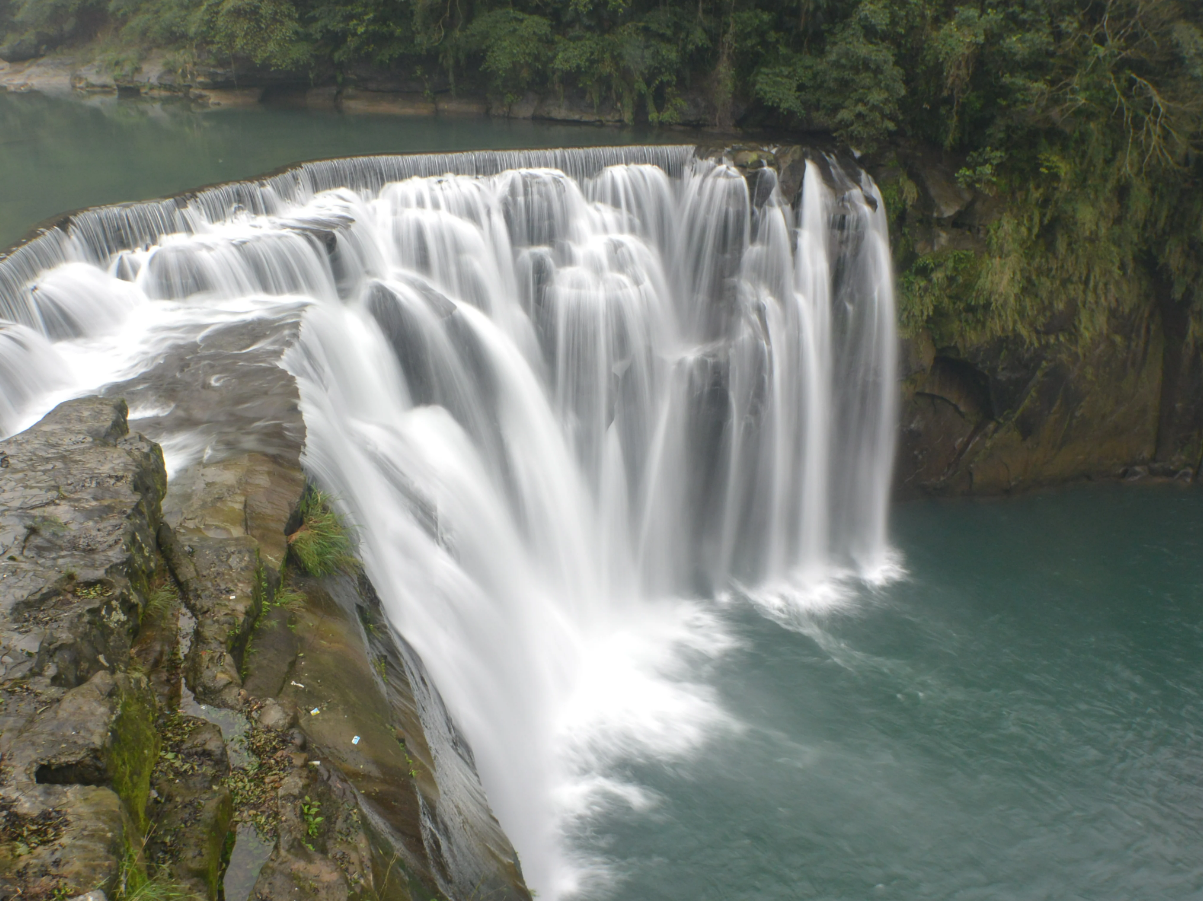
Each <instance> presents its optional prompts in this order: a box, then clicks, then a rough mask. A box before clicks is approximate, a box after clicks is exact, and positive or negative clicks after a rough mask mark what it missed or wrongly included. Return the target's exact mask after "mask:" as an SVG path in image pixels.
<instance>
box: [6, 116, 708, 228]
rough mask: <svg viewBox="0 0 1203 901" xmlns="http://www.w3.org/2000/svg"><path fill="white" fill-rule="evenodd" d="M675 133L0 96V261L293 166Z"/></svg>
mask: <svg viewBox="0 0 1203 901" xmlns="http://www.w3.org/2000/svg"><path fill="white" fill-rule="evenodd" d="M682 134H683V132H680V131H676V132H671V131H653V130H649V129H647V128H643V129H636V128H617V127H611V126H592V125H564V124H553V123H547V122H531V121H523V120H511V119H484V118H477V117H471V116H462V117H456V116H442V117H438V118H436V117H433V116H431V117H425V116H347V115H342V114H341V113H336V112H327V111H318V110H303V109H290V108H287V107H273V106H256V107H252V108H242V109H220V110H207V111H204V112H195V111H193V110H192V109H190V108H189V107H188V106H187V104H185V103H182V102H171V101H168V102H163V103H156V102H150V101H143V100H126V99H118V98H116V97H113V96H107V95H101V96H98V97H94V98H92V99H90V100H88V101H87V102H83V101H80V100H75V99H70V98H65V97H50V96H46V95H43V94H37V93H29V94H7V93H0V250H3V249H4V248H6V247H8V246H9V245H11V244H12V243H14V242H15V241H17V240H19V239H20V238H21V237H23V236H24V235H25V234H26V233H27V232H28V231H29V230H30V229H31V228H33V227H34V226H35V225H37V224H38V223H40V222H42V221H43V220H45V219H48V218H50V217H52V216H55V215H57V214H59V213H66V212H70V211H71V210H76V209H81V208H83V207H89V206H98V205H100V204H106V203H124V202H127V201H132V200H147V199H149V198H152V197H164V196H167V195H170V194H175V193H177V192H180V191H186V190H189V189H191V188H197V187H200V186H201V185H208V184H214V183H216V182H224V181H232V180H234V179H240V178H251V177H253V176H256V175H262V174H263V173H265V172H270V171H271V170H273V169H276V168H278V167H280V166H284V165H287V164H289V163H295V162H300V161H302V160H311V159H324V158H328V157H340V156H355V155H358V154H365V153H423V152H426V151H453V150H486V149H489V150H503V149H510V148H520V147H581V146H589V145H595V144H631V143H637V142H641V143H649V142H650V143H657V142H665V141H677V142H679V141H681V140H682ZM686 140H688V139H687V138H686Z"/></svg>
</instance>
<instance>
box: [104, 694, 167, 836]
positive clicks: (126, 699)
mask: <svg viewBox="0 0 1203 901" xmlns="http://www.w3.org/2000/svg"><path fill="white" fill-rule="evenodd" d="M154 723H155V702H154V698H153V696H152V695H151V693H150V689H149V687H148V686H147V684H146V680H145V678H144V677H140V676H136V675H134V676H130V677H129V678H128V682H127V683H126V684H124V685H122V686H121V707H120V709H119V710H118V712H117V719H116V721H115V722H114V723H113V743H112V744H111V745H110V747H109V771H110V772H111V773H112V779H113V790H114V791H116V792H117V794H118V796H120V798H121V800H122V801H124V802H125V807H126V810H127V811H128V812H129V815H130V818H131V819H132V820H133V821H134V823H135V824H136V825H137V827H138V829H139V830H140V831H145V829H146V826H147V819H146V805H147V801H148V800H149V796H150V776H151V772H152V771H153V770H154V768H155V761H156V760H157V759H158V757H159V747H160V743H159V733H158V731H156V729H155V725H154Z"/></svg>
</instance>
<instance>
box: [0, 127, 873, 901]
mask: <svg viewBox="0 0 1203 901" xmlns="http://www.w3.org/2000/svg"><path fill="white" fill-rule="evenodd" d="M298 316H299V317H300V326H299V333H295V332H294V334H297V337H296V338H295V340H292V341H291V342H288V346H287V349H286V350H285V351H284V353H283V357H282V360H281V365H282V366H284V367H285V368H286V369H287V370H288V371H289V372H291V373H292V374H293V375H294V376H295V377H296V380H297V383H298V386H299V388H300V394H301V401H302V404H301V406H302V412H303V415H304V421H305V427H306V433H307V434H306V443H305V451H304V458H303V461H304V465H305V467H306V469H307V471H308V472H309V473H310V475H311V476H312V477H313V478H314V479H315V480H316V481H317V482H318V483H320V484H321V485H323V486H324V487H325V488H326V489H327V490H329V491H330V492H331V493H332V494H333V495H334V496H335V497H337V498H338V499H339V501H340V503H341V505H342V506H343V508H344V510H345V512H346V513H347V515H348V516H349V518H350V520H351V521H352V522H353V523H354V524H355V526H356V529H357V533H358V535H359V536H360V541H361V547H360V554H361V556H362V558H363V562H364V564H365V567H366V569H367V572H368V574H369V575H370V576H371V578H372V580H373V582H374V583H375V584H376V586H377V587H378V589H379V591H380V594H381V596H382V598H383V599H384V602H385V605H386V608H387V610H388V613H389V616H390V618H391V621H392V624H393V626H394V627H395V628H396V629H397V630H398V631H399V633H400V634H401V635H403V636H405V638H406V639H407V640H408V641H409V642H410V643H411V644H412V646H413V647H414V648H415V649H416V651H417V652H418V654H419V655H420V656H421V658H422V660H423V661H424V662H425V665H426V666H427V668H428V669H429V671H430V672H431V674H432V675H433V677H434V681H435V683H436V684H437V686H438V688H439V690H440V692H441V693H442V695H443V697H444V699H445V700H446V702H447V705H448V707H449V708H450V710H451V712H452V714H453V715H454V717H455V719H456V721H457V723H458V725H459V726H460V728H461V729H462V730H463V732H464V734H465V735H466V736H467V738H468V740H469V742H470V743H471V746H472V748H473V750H474V752H475V758H476V763H477V766H478V769H479V771H480V776H481V779H482V781H483V783H484V786H485V788H486V790H487V792H488V795H489V799H490V802H491V804H492V806H493V808H494V810H495V811H496V813H497V816H498V818H499V819H500V821H501V823H502V825H503V826H504V828H505V829H506V831H507V833H508V834H509V836H510V838H511V839H512V841H513V842H514V845H515V846H516V848H517V849H518V851H519V853H520V855H521V858H522V863H523V868H524V872H525V874H526V877H527V879H528V881H529V882H530V884H531V885H532V886H534V887H536V888H538V889H539V890H540V892H542V893H543V896H544V897H552V898H554V897H558V896H560V895H562V894H565V893H570V892H573V891H589V890H591V889H592V888H595V887H597V886H601V885H603V884H605V881H606V880H607V879H608V878H609V876H610V875H612V874H609V873H608V871H607V866H606V863H605V860H604V855H601V854H599V853H598V852H597V849H592V850H591V849H589V848H588V847H587V844H582V843H580V842H575V841H572V840H569V838H568V837H569V836H572V835H574V834H576V833H577V832H579V829H580V828H581V824H582V823H583V822H586V821H587V820H588V818H589V817H590V816H592V815H594V814H595V813H596V812H597V811H598V810H600V809H603V808H606V807H607V806H608V805H610V804H612V803H614V802H615V801H621V802H623V803H627V804H630V805H634V806H635V807H638V806H639V805H640V804H642V803H644V800H645V798H644V792H643V789H642V788H641V787H640V786H639V785H638V784H637V783H635V782H631V781H625V780H623V779H621V778H615V777H614V776H613V775H612V772H611V766H610V765H611V764H612V763H613V762H614V761H615V760H617V759H620V758H621V757H622V756H623V755H625V754H629V753H631V752H632V751H633V750H634V751H636V752H637V753H641V754H642V753H646V754H651V755H653V756H658V757H663V758H670V757H672V756H673V755H680V754H683V753H687V752H689V751H692V750H694V749H696V748H697V747H699V746H700V745H701V744H702V743H703V742H704V740H705V738H706V736H707V735H710V734H712V733H713V732H714V730H722V729H726V728H733V721H732V720H731V717H730V714H729V713H728V712H726V711H724V710H723V709H722V707H721V705H719V704H718V703H717V700H716V698H715V696H714V692H713V690H712V689H710V688H708V687H706V686H705V685H703V684H700V683H696V682H692V681H690V680H689V679H687V678H682V676H681V672H682V670H681V666H682V665H683V661H685V660H687V659H692V658H693V657H696V656H697V655H702V656H714V655H719V654H721V653H723V652H724V650H725V649H727V648H728V647H729V646H730V645H731V641H732V639H731V638H730V636H729V635H728V634H727V633H726V630H725V628H724V627H723V626H722V625H721V624H720V622H719V620H718V619H717V618H716V615H715V609H716V608H715V607H714V603H715V601H716V600H720V601H721V600H722V599H725V598H731V597H734V596H738V597H741V598H748V599H751V600H752V601H753V603H755V604H756V605H758V606H759V607H760V608H761V609H762V610H763V611H764V612H765V613H767V614H769V615H770V616H772V617H775V618H778V619H788V618H790V617H791V616H793V615H794V613H795V612H796V611H797V610H798V609H801V608H804V607H807V606H808V605H811V606H813V605H815V604H822V603H824V602H825V601H826V600H830V598H831V597H832V596H833V595H834V594H836V593H838V591H837V590H838V588H839V586H840V585H843V584H848V583H849V582H850V580H851V582H856V581H857V580H869V581H874V580H881V579H883V578H887V577H888V575H889V573H890V572H891V571H892V563H891V553H890V550H889V547H888V545H887V542H886V514H887V494H888V484H889V479H890V466H891V458H892V454H893V433H894V429H895V423H894V420H895V411H894V406H895V402H894V392H895V387H894V383H893V373H894V369H895V361H894V354H895V349H894V348H895V334H894V302H893V294H892V284H891V269H890V261H889V247H888V238H887V230H886V220H885V211H884V208H883V206H882V203H881V198H880V195H879V194H878V193H877V190H876V188H875V186H874V185H873V183H872V182H871V180H870V179H869V178H868V177H867V176H866V175H864V174H863V173H862V172H860V171H859V170H858V169H856V167H855V166H854V165H851V164H841V163H840V162H838V161H836V160H835V159H834V158H832V157H827V156H823V155H818V154H816V155H814V156H812V157H811V158H810V159H809V161H808V162H807V163H806V166H805V176H804V178H803V182H802V187H801V190H800V192H799V194H798V196H797V197H796V198H794V197H786V196H783V195H782V192H781V190H780V187H779V185H778V183H777V176H776V174H775V172H774V171H773V170H772V169H761V170H758V171H753V172H751V173H742V172H741V171H739V170H737V169H735V168H734V167H733V166H732V165H730V164H729V163H728V162H724V161H721V160H708V159H700V158H698V157H697V156H696V155H695V152H694V149H693V148H692V147H662V148H655V147H629V148H596V149H587V150H576V151H572V150H564V151H525V152H491V153H470V154H452V155H442V156H439V155H431V156H415V157H377V158H360V159H351V160H344V161H332V162H327V163H315V164H307V165H305V166H302V167H299V168H296V169H293V170H290V171H288V172H286V173H284V174H282V175H279V176H275V177H273V178H271V179H267V180H265V181H262V182H258V183H241V184H232V185H228V186H224V187H220V188H216V189H210V190H208V191H205V192H202V193H200V194H196V195H191V196H189V197H187V198H185V199H181V200H171V201H164V202H152V203H147V204H139V205H133V206H126V207H110V208H101V209H98V210H94V211H90V212H86V213H83V214H78V215H77V216H76V217H75V218H74V219H73V221H72V223H71V225H70V227H69V228H67V229H66V230H65V231H60V230H54V231H52V232H51V233H48V234H46V235H44V236H42V237H41V238H39V239H37V240H35V241H33V242H31V243H30V244H27V245H25V246H23V247H22V248H20V249H19V250H18V251H17V252H16V253H14V254H13V255H12V256H10V257H9V258H8V259H7V260H6V261H4V263H3V264H0V318H2V319H4V320H7V322H6V323H5V324H4V325H2V326H0V388H2V390H0V396H2V397H3V398H4V399H5V400H4V402H3V404H2V405H0V433H11V432H12V431H14V430H16V429H18V428H21V427H23V426H24V425H26V424H28V423H29V422H30V421H31V420H32V419H34V418H36V416H37V415H39V414H40V413H41V412H43V411H44V410H45V409H46V408H47V407H48V405H49V404H51V403H53V402H54V401H55V400H57V399H58V398H61V397H64V396H68V395H71V394H78V393H81V392H84V391H88V390H94V389H96V388H99V387H101V386H104V385H110V384H113V383H119V382H122V381H126V382H129V381H130V380H134V381H136V379H137V377H138V374H139V373H141V372H145V371H147V370H149V369H151V368H153V367H154V366H155V365H156V364H158V363H160V362H161V361H162V360H163V359H164V357H165V356H168V355H170V354H171V352H172V348H173V347H179V346H183V345H185V344H187V343H188V342H198V341H203V340H204V338H205V336H206V335H207V334H209V333H211V332H213V331H214V330H220V329H223V328H228V327H230V326H231V324H237V323H247V322H255V323H259V324H261V325H262V324H266V325H267V326H268V327H269V331H270V326H271V324H272V323H280V324H292V325H293V326H294V327H295V323H296V321H297V318H298ZM223 377H229V375H228V374H225V375H223V374H222V373H216V374H214V375H213V376H212V378H214V379H221V378H223ZM178 402H180V403H185V404H186V403H187V401H186V400H184V401H178ZM165 412H166V411H165V410H162V409H145V408H138V407H135V409H133V410H132V412H131V416H132V418H134V420H135V425H136V426H137V422H138V420H148V419H153V418H154V417H161V416H163V415H164V414H165ZM154 437H156V439H157V440H160V441H161V442H162V443H163V445H164V448H165V452H166V454H167V459H168V466H169V472H171V473H179V472H182V471H184V470H186V469H187V467H188V466H189V464H190V463H192V462H195V461H196V460H198V459H205V458H206V455H209V454H211V453H212V442H211V440H210V437H209V436H208V435H207V433H204V432H203V430H201V431H198V430H196V429H179V428H177V429H176V431H175V432H172V431H171V430H170V429H164V428H160V430H159V433H158V434H154Z"/></svg>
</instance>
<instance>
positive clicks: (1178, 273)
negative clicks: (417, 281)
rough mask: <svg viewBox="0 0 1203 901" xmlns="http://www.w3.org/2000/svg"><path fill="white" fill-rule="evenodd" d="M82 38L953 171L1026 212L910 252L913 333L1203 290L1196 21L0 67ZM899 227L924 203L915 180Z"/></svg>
mask: <svg viewBox="0 0 1203 901" xmlns="http://www.w3.org/2000/svg"><path fill="white" fill-rule="evenodd" d="M81 34H86V35H99V36H100V40H101V41H102V43H103V42H107V44H106V45H107V46H109V47H110V48H111V49H110V53H111V55H112V60H113V64H114V65H115V66H123V65H136V62H137V58H136V55H135V56H133V57H131V56H130V53H131V52H134V53H135V54H136V52H140V51H144V50H145V48H147V47H151V46H157V47H164V48H169V49H171V50H172V51H173V53H174V54H175V56H174V59H176V60H177V63H178V65H179V66H180V67H181V68H182V69H183V68H187V67H190V66H197V65H203V64H205V63H206V62H212V61H218V62H223V61H224V62H225V63H230V64H238V65H243V66H249V65H253V66H258V67H260V68H272V69H279V70H287V71H291V72H294V73H297V74H298V75H304V76H306V77H309V78H312V79H316V80H331V81H335V82H341V81H343V80H345V79H347V78H348V77H355V76H356V75H358V74H362V73H363V72H364V71H365V70H369V69H374V70H377V71H378V70H381V69H387V70H389V71H390V72H392V73H394V74H395V75H398V76H400V77H404V78H408V79H411V80H412V81H414V82H415V83H418V84H421V85H424V86H425V89H426V90H445V89H450V90H465V89H468V90H473V91H484V92H487V93H489V94H490V95H491V96H492V97H493V98H494V100H495V101H496V102H499V103H502V104H509V103H513V102H515V101H516V100H517V99H518V98H520V97H522V96H523V95H524V94H526V93H527V92H528V91H535V92H539V93H543V94H549V93H555V92H564V91H572V92H576V93H577V95H578V96H583V97H585V98H586V99H587V100H590V101H592V102H593V103H595V104H599V105H600V104H607V105H609V104H612V105H613V106H614V107H616V108H617V109H619V110H620V111H621V112H622V114H623V115H624V117H625V118H626V119H627V120H628V121H635V120H640V119H646V120H649V121H651V122H672V121H674V120H676V119H678V118H679V117H680V115H681V113H682V111H683V110H684V109H685V108H686V104H687V102H692V103H694V104H695V105H696V104H698V103H702V104H703V105H704V106H705V108H706V109H707V110H708V115H709V116H710V118H711V120H712V121H713V123H714V124H717V125H720V126H721V125H729V124H732V123H733V122H741V123H743V124H761V125H774V126H777V127H788V128H803V129H809V130H820V131H829V132H832V133H834V134H835V135H836V136H838V137H839V138H842V139H843V140H845V141H847V142H848V143H850V144H851V145H852V146H853V147H855V148H857V149H858V150H860V151H862V152H867V153H870V154H875V156H873V157H871V159H877V160H879V161H883V162H882V166H883V171H885V170H886V169H889V168H890V167H889V166H888V160H889V158H890V155H891V154H892V153H893V148H898V147H905V146H915V145H928V146H933V145H934V146H938V147H941V148H943V149H944V150H945V151H946V152H947V153H949V154H951V155H953V156H954V157H955V158H956V159H957V160H958V161H959V162H958V163H957V165H958V167H959V169H960V171H959V173H958V179H959V180H960V181H961V182H962V184H963V185H964V186H966V187H967V188H972V189H974V190H975V191H977V192H979V194H980V195H986V196H993V197H998V198H1000V199H1002V200H1005V203H999V204H998V206H999V208H1000V209H1001V210H1002V213H1001V214H1000V215H998V216H996V217H995V218H994V220H993V221H992V222H991V223H990V224H989V227H988V229H987V230H986V231H985V234H984V235H983V238H982V240H983V241H984V242H985V245H986V247H985V249H986V250H987V251H988V252H986V253H981V252H980V248H979V249H978V250H977V251H966V250H965V249H963V248H961V249H950V250H944V251H931V250H930V249H928V250H927V251H926V252H920V251H921V250H922V248H919V247H917V246H916V247H908V246H906V245H905V243H904V244H903V245H902V246H900V254H901V257H900V262H901V263H902V264H903V265H902V268H903V270H904V271H903V283H904V288H905V289H906V299H907V305H906V309H905V321H904V325H906V326H908V327H911V328H915V327H917V326H919V325H920V324H927V325H929V326H930V327H932V328H933V329H935V330H936V331H937V332H940V333H941V334H943V335H944V337H945V338H946V339H947V340H950V341H951V340H957V339H958V338H967V337H969V338H971V337H973V336H974V335H980V334H984V333H991V332H997V331H1000V330H1009V331H1016V330H1017V331H1019V332H1021V333H1023V334H1025V335H1026V336H1028V337H1029V338H1031V339H1032V340H1039V336H1040V335H1041V334H1042V333H1043V332H1044V331H1047V323H1048V321H1050V317H1051V318H1056V317H1055V314H1059V315H1061V318H1062V319H1063V318H1064V315H1063V314H1064V308H1065V307H1066V305H1067V304H1069V305H1072V306H1073V307H1074V308H1075V309H1074V315H1073V317H1071V318H1072V319H1073V321H1074V322H1075V323H1076V325H1077V327H1078V331H1079V332H1080V333H1081V334H1084V335H1088V334H1091V333H1095V332H1097V331H1098V329H1099V328H1100V327H1101V325H1102V324H1103V323H1104V321H1105V320H1106V319H1107V317H1108V316H1110V315H1111V313H1112V312H1114V311H1115V310H1117V309H1123V308H1124V307H1125V305H1128V304H1132V303H1135V302H1136V301H1135V300H1134V299H1135V298H1141V297H1148V296H1149V295H1150V291H1152V290H1154V289H1158V290H1160V291H1161V293H1162V294H1163V295H1165V296H1168V297H1170V298H1172V299H1173V301H1175V302H1190V303H1192V304H1195V305H1198V301H1199V299H1200V293H1201V292H1200V288H1199V286H1200V284H1201V280H1200V276H1201V274H1203V191H1201V188H1200V175H1201V174H1203V169H1201V166H1203V164H1201V162H1200V155H1199V149H1200V141H1201V139H1203V3H1200V2H1198V0H1008V2H997V0H995V2H989V0H979V2H961V0H512V2H509V0H0V56H7V57H8V58H13V57H19V56H21V55H26V56H28V55H32V54H35V53H37V52H40V51H41V49H42V48H44V47H49V46H54V45H55V44H56V43H61V42H63V41H65V40H69V39H71V38H72V36H73V35H74V36H78V35H81ZM894 171H895V176H894V177H893V178H892V180H887V183H886V184H885V187H886V188H887V191H888V196H889V199H890V201H891V207H892V209H893V210H894V211H895V212H901V211H902V210H904V209H905V208H906V206H907V205H908V203H913V202H914V199H915V197H916V196H917V190H916V186H915V183H914V179H913V177H912V175H908V174H907V169H906V167H905V166H902V167H895V170H894Z"/></svg>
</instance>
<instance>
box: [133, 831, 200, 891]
mask: <svg viewBox="0 0 1203 901" xmlns="http://www.w3.org/2000/svg"><path fill="white" fill-rule="evenodd" d="M141 857H142V856H141V854H140V853H139V851H138V850H137V849H136V848H134V846H133V845H131V844H129V843H128V842H127V843H126V846H125V856H124V857H123V858H122V859H121V866H120V867H119V869H118V871H117V886H116V891H115V893H114V897H115V899H116V901H191V899H192V898H193V895H192V894H191V893H190V892H188V891H187V890H185V889H184V888H182V887H180V886H179V885H177V884H176V883H175V882H172V881H171V880H170V879H167V878H165V877H163V876H158V877H152V876H149V875H148V874H147V872H146V868H145V866H144V865H143V862H142V859H141Z"/></svg>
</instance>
